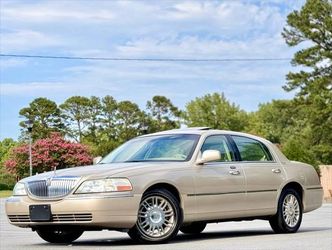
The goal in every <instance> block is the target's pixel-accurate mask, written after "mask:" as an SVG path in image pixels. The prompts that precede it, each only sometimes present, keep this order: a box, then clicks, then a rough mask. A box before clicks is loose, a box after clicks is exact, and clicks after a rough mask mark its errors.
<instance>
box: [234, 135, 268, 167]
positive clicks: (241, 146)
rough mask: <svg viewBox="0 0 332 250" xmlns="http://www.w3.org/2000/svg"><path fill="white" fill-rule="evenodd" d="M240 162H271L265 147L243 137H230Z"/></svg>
mask: <svg viewBox="0 0 332 250" xmlns="http://www.w3.org/2000/svg"><path fill="white" fill-rule="evenodd" d="M232 138H233V140H234V142H235V144H236V146H237V148H238V150H239V153H240V156H241V160H242V161H272V160H273V159H272V156H271V153H270V152H269V150H268V149H267V147H266V146H265V145H264V144H263V143H261V142H259V141H257V140H254V139H251V138H248V137H243V136H232Z"/></svg>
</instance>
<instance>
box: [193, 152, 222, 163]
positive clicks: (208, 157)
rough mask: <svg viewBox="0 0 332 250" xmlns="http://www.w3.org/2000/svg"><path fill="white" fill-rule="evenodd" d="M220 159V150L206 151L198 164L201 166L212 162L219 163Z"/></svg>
mask: <svg viewBox="0 0 332 250" xmlns="http://www.w3.org/2000/svg"><path fill="white" fill-rule="evenodd" d="M220 158H221V155H220V152H219V151H218V150H205V151H204V152H203V154H202V156H201V158H200V159H199V160H198V161H197V162H196V163H197V164H200V165H201V164H204V163H206V162H210V161H218V160H220Z"/></svg>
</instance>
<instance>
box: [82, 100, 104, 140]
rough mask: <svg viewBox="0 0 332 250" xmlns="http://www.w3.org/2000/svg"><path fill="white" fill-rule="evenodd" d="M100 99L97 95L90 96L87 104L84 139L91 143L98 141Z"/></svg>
mask: <svg viewBox="0 0 332 250" xmlns="http://www.w3.org/2000/svg"><path fill="white" fill-rule="evenodd" d="M101 111H102V106H101V101H100V98H99V97H96V96H91V97H90V102H89V105H88V118H87V127H88V128H87V133H86V134H85V135H84V139H85V140H86V141H89V142H92V143H93V144H97V143H98V133H99V129H100V120H101Z"/></svg>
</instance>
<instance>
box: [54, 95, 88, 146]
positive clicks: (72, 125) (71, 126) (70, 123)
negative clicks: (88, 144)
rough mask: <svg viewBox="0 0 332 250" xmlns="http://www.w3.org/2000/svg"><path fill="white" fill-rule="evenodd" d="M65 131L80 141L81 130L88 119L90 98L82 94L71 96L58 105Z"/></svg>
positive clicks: (85, 125)
mask: <svg viewBox="0 0 332 250" xmlns="http://www.w3.org/2000/svg"><path fill="white" fill-rule="evenodd" d="M60 108H61V111H62V116H63V119H64V123H65V126H66V133H67V134H68V135H69V136H70V137H72V138H74V139H75V140H76V141H77V142H81V140H82V137H83V131H84V130H85V129H86V127H87V125H88V120H89V119H90V113H89V111H90V100H89V98H87V97H83V96H72V97H70V98H68V99H67V100H66V101H65V102H64V103H63V104H61V105H60Z"/></svg>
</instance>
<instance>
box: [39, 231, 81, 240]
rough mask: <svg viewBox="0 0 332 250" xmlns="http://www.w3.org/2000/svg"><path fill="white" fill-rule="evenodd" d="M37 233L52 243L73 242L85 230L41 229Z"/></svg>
mask: <svg viewBox="0 0 332 250" xmlns="http://www.w3.org/2000/svg"><path fill="white" fill-rule="evenodd" d="M36 232H37V234H38V235H39V236H40V237H41V238H42V239H43V240H45V241H47V242H50V243H71V242H73V241H74V240H77V239H78V238H79V237H80V236H81V235H82V234H83V232H84V231H81V230H76V231H72V230H61V229H39V230H36Z"/></svg>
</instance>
